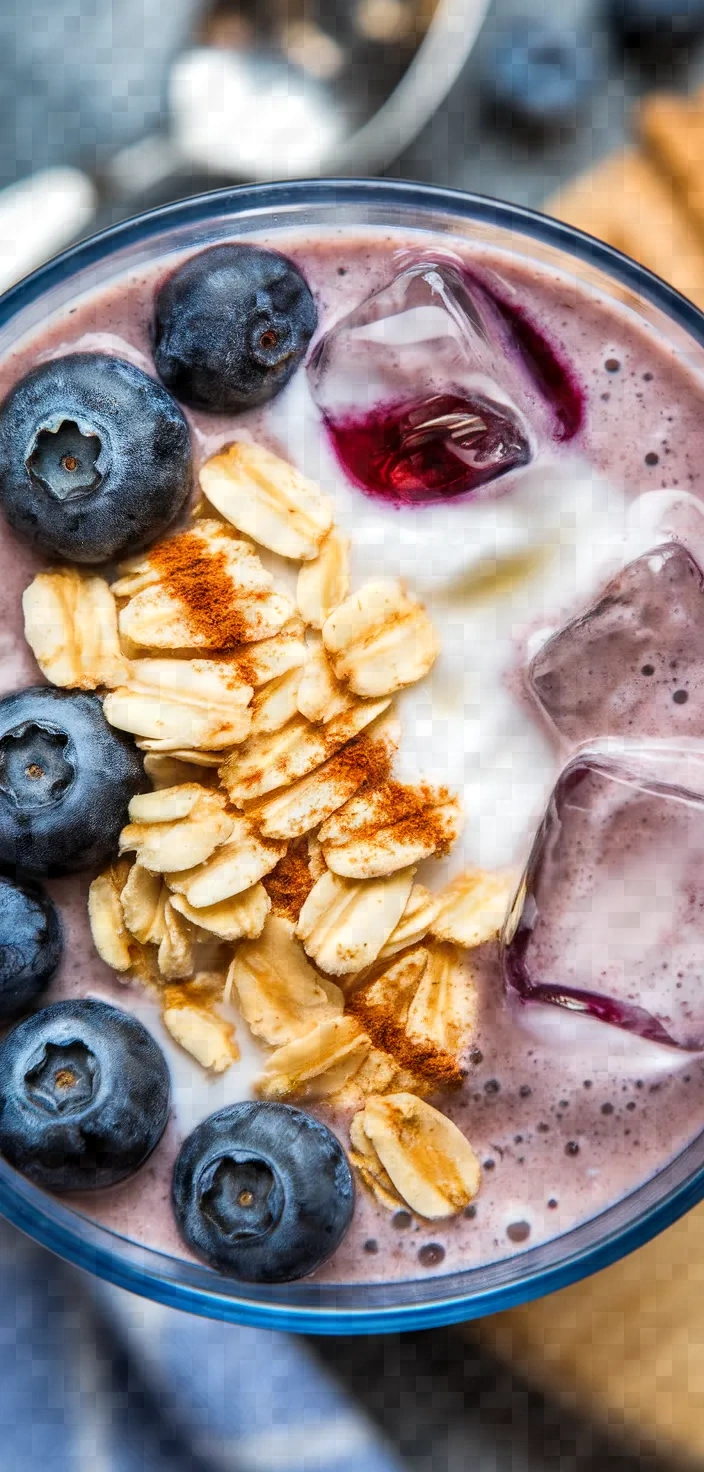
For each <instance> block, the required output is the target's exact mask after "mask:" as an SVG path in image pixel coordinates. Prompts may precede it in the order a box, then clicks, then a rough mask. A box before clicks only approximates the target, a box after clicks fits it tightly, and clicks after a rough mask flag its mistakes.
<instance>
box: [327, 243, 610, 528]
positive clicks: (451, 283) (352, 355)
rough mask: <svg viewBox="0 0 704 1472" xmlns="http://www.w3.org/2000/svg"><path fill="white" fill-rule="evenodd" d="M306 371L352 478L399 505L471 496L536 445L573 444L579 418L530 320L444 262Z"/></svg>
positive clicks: (410, 275)
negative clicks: (546, 441) (544, 440)
mask: <svg viewBox="0 0 704 1472" xmlns="http://www.w3.org/2000/svg"><path fill="white" fill-rule="evenodd" d="M308 372H309V382H310V386H311V391H312V394H313V397H314V399H315V401H316V403H317V405H318V407H319V408H320V410H321V411H322V414H323V418H324V421H325V423H326V425H327V428H328V431H329V434H330V437H331V440H332V443H333V446H334V448H335V451H336V453H337V456H338V459H339V460H340V461H341V463H342V465H343V467H344V469H345V470H346V472H347V474H348V475H349V477H350V479H351V480H352V481H353V482H354V483H355V484H357V485H359V486H360V487H361V488H362V489H363V490H365V491H367V492H369V493H372V494H377V495H380V496H383V497H385V498H386V499H389V500H392V501H396V502H397V503H402V504H403V503H410V502H416V501H419V502H422V501H432V500H436V499H438V498H440V497H450V496H456V495H460V494H466V493H468V492H472V491H476V490H477V489H478V488H479V487H481V486H483V485H486V484H488V483H490V482H491V481H495V480H496V479H498V478H499V477H500V476H503V475H505V474H506V473H507V472H508V471H511V470H517V469H519V468H520V467H521V466H524V465H527V464H528V462H529V461H530V459H531V458H532V456H533V454H534V453H535V450H536V447H537V444H538V443H539V441H540V439H541V437H544V436H546V435H553V436H554V437H555V438H559V439H565V438H569V436H570V434H572V433H574V431H575V428H576V426H577V420H578V419H579V417H580V414H581V404H578V403H577V397H578V396H577V397H575V395H576V390H575V389H574V384H573V383H572V380H571V378H570V376H569V374H568V373H567V371H566V370H565V369H563V367H562V365H561V364H559V363H558V360H557V358H556V357H555V356H554V353H553V352H552V349H551V348H550V347H549V345H548V344H547V343H546V342H545V340H544V339H543V338H542V336H541V335H540V334H539V333H538V332H537V330H536V329H535V328H534V327H533V326H532V324H529V323H528V322H527V321H526V320H525V319H524V318H523V317H522V316H521V315H520V314H519V313H518V309H517V308H508V307H506V306H504V305H502V304H501V303H500V302H499V301H498V299H495V298H494V297H493V296H492V295H491V293H490V292H489V290H488V289H487V288H486V287H484V286H482V285H480V284H479V283H477V282H474V281H470V279H469V278H468V276H467V275H466V273H465V272H463V271H462V270H460V268H458V267H456V266H454V265H451V264H449V263H447V262H437V261H435V262H428V261H423V262H417V263H416V264H414V265H412V266H409V267H408V268H407V269H406V270H404V271H402V272H401V273H400V274H399V275H398V276H397V277H396V278H395V279H394V280H393V281H392V282H390V283H389V284H388V285H386V286H384V287H382V288H381V290H379V291H377V292H375V293H374V294H373V295H372V296H370V297H369V298H367V300H366V301H364V302H362V303H361V304H360V305H359V306H358V307H356V308H355V309H354V310H353V311H352V312H350V313H349V314H348V315H347V316H346V317H344V318H342V320H341V321H339V322H337V323H336V324H335V325H334V326H333V327H332V328H331V329H330V331H329V332H328V333H326V334H325V336H324V337H323V338H322V339H321V340H320V342H319V343H318V346H317V348H316V349H315V351H314V353H313V356H312V359H311V363H310V365H309V370H308ZM568 385H570V389H569V392H568V388H567V386H568ZM570 393H571V394H572V397H570Z"/></svg>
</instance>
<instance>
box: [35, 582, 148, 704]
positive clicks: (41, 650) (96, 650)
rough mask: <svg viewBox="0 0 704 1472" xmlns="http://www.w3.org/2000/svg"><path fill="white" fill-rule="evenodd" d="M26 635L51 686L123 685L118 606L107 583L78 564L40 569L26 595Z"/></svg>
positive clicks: (86, 687)
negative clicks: (52, 569) (76, 565)
mask: <svg viewBox="0 0 704 1472" xmlns="http://www.w3.org/2000/svg"><path fill="white" fill-rule="evenodd" d="M22 608H23V610H24V636H25V639H26V640H27V643H28V644H29V647H30V649H31V650H32V653H33V654H34V657H35V659H36V661H37V664H38V665H39V668H40V670H41V672H42V674H43V675H45V676H46V678H47V680H50V681H51V683H52V685H60V686H62V687H68V688H71V689H74V690H96V689H98V688H100V687H107V688H110V687H111V686H113V685H120V684H122V682H123V680H124V679H125V678H126V675H127V661H126V660H125V659H124V657H123V655H122V652H121V650H120V641H119V638H118V633H117V608H116V605H115V599H114V597H113V595H112V593H111V592H110V589H109V587H108V584H107V583H106V582H105V581H104V579H103V578H99V577H95V576H94V575H93V574H92V573H84V572H79V571H78V569H77V568H74V567H61V568H57V569H56V570H55V571H53V572H40V573H37V576H36V577H35V578H34V579H33V581H32V582H31V583H30V585H29V587H28V588H25V590H24V593H23V594H22Z"/></svg>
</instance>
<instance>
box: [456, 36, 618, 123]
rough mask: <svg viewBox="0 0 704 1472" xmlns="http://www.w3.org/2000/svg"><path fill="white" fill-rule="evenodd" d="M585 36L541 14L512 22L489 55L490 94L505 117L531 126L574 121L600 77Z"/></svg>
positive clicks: (491, 101) (488, 97) (487, 89)
mask: <svg viewBox="0 0 704 1472" xmlns="http://www.w3.org/2000/svg"><path fill="white" fill-rule="evenodd" d="M596 70H597V69H596V63H595V58H594V54H593V51H592V50H591V48H590V46H589V43H588V42H587V41H586V40H585V38H584V37H583V36H577V35H576V34H575V32H573V31H565V30H562V29H560V28H558V27H556V26H553V25H550V24H549V23H548V22H546V21H543V20H540V19H538V18H535V19H530V18H528V17H526V18H524V19H523V20H516V21H513V22H510V23H509V24H508V25H507V26H506V27H505V29H504V30H503V31H502V32H501V33H500V34H499V36H498V38H497V40H496V44H495V47H494V50H493V53H492V55H491V56H490V57H489V58H488V59H487V64H486V70H485V77H484V86H483V90H484V99H485V101H486V102H488V103H489V104H490V105H491V106H492V107H493V110H494V112H495V113H496V115H497V116H498V118H499V119H506V120H508V121H510V122H517V123H519V124H523V125H524V126H526V127H527V128H529V129H535V130H539V131H542V130H549V129H551V128H559V127H561V126H565V125H566V126H569V125H570V124H572V123H574V122H575V120H576V118H577V116H578V114H579V112H580V110H581V108H582V107H583V105H584V103H585V102H586V100H587V99H588V97H589V96H590V94H591V92H592V90H593V88H594V85H595V82H596Z"/></svg>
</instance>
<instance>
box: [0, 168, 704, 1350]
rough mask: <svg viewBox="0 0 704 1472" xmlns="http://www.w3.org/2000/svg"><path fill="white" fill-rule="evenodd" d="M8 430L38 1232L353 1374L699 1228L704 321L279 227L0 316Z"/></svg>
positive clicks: (290, 193)
mask: <svg viewBox="0 0 704 1472" xmlns="http://www.w3.org/2000/svg"><path fill="white" fill-rule="evenodd" d="M0 398H1V403H0V443H1V446H2V456H1V458H0V467H1V468H0V500H1V502H2V507H3V511H4V514H5V521H4V525H3V537H2V548H1V551H0V555H1V557H2V579H1V586H2V592H1V594H0V596H1V598H2V610H3V623H2V627H3V635H2V645H1V647H0V684H1V689H0V697H1V698H0V865H1V866H2V877H0V885H1V890H0V897H1V899H2V904H1V906H0V924H1V925H2V936H1V940H2V953H1V955H2V970H1V973H0V1006H1V1007H2V1022H3V1029H4V1034H3V1039H2V1041H1V1042H0V1153H1V1156H2V1158H1V1159H0V1209H1V1210H2V1211H3V1213H4V1214H5V1215H7V1216H8V1217H9V1218H10V1219H11V1220H12V1221H14V1222H15V1223H17V1225H19V1226H21V1227H22V1228H23V1229H24V1230H25V1231H28V1232H29V1233H30V1234H31V1235H33V1236H35V1237H36V1238H37V1239H38V1240H40V1241H42V1242H44V1243H46V1245H48V1246H50V1247H52V1248H53V1249H54V1250H55V1251H57V1252H59V1253H60V1254H62V1255H64V1256H66V1257H68V1258H70V1259H71V1260H73V1261H75V1262H78V1263H80V1264H81V1265H82V1266H84V1267H87V1268H89V1269H91V1270H93V1271H95V1272H96V1273H98V1274H100V1275H102V1276H105V1277H107V1278H110V1279H112V1280H113V1281H115V1282H118V1283H120V1284H122V1285H123V1286H125V1287H129V1288H132V1289H134V1290H135V1291H138V1292H141V1293H144V1294H147V1295H149V1296H152V1297H155V1298H159V1299H161V1300H163V1301H167V1302H170V1303H173V1304H177V1305H180V1306H181V1307H184V1308H188V1309H191V1310H193V1311H195V1312H200V1313H205V1314H211V1315H217V1316H221V1317H227V1318H233V1319H237V1320H240V1321H250V1322H258V1323H265V1324H268V1325H270V1326H272V1327H281V1328H293V1329H305V1330H312V1331H317V1332H321V1333H326V1332H327V1333H339V1332H351V1331H360V1332H361V1331H369V1330H372V1329H375V1328H382V1327H383V1328H391V1327H404V1326H409V1327H410V1326H411V1325H418V1324H429V1323H440V1322H449V1321H451V1320H458V1319H462V1318H468V1317H471V1316H472V1315H477V1314H480V1313H486V1312H488V1311H491V1310H493V1309H496V1308H500V1307H506V1306H508V1305H509V1304H511V1303H514V1302H517V1301H520V1300H521V1299H525V1298H527V1297H530V1296H535V1295H537V1294H539V1293H542V1292H546V1291H549V1290H550V1289H552V1288H555V1287H558V1286H562V1285H564V1284H566V1283H568V1282H570V1281H572V1280H573V1279H575V1278H577V1277H579V1276H582V1275H584V1274H585V1273H587V1272H590V1271H592V1270H594V1269H595V1268H597V1267H600V1266H603V1265H605V1264H606V1263H608V1262H610V1261H613V1260H614V1259H615V1258H616V1257H618V1256H620V1255H621V1254H623V1253H624V1252H626V1251H629V1250H630V1249H632V1248H633V1247H634V1246H637V1245H638V1244H639V1243H641V1242H643V1241H645V1240H647V1238H648V1237H649V1236H652V1235H653V1234H654V1233H655V1232H657V1231H658V1230H660V1229H661V1228H662V1227H664V1226H665V1225H667V1224H668V1223H669V1222H671V1221H672V1220H674V1219H675V1218H676V1217H677V1216H678V1215H679V1214H681V1213H682V1212H683V1211H685V1210H686V1209H687V1208H688V1207H689V1206H691V1205H692V1204H693V1203H694V1202H695V1201H697V1200H699V1199H700V1198H701V1196H702V1195H704V1169H703V1167H704V1135H703V1134H702V1131H704V1068H703V1067H702V1051H703V1050H704V992H703V991H702V986H701V981H700V977H701V971H702V962H703V961H704V905H703V904H702V895H701V893H700V891H701V881H700V877H699V876H700V874H701V871H702V858H704V757H703V755H702V753H703V752H704V746H703V745H702V738H703V737H704V705H703V702H704V681H703V680H702V669H703V668H704V634H702V633H700V628H704V622H702V620H703V607H704V605H703V602H702V600H704V574H703V573H702V570H701V569H702V567H704V500H702V499H700V498H701V497H702V496H704V479H703V478H702V470H701V460H702V455H701V450H702V431H701V427H700V426H701V416H702V407H703V405H704V320H703V319H702V318H701V317H700V314H699V313H698V312H697V311H696V310H695V309H694V308H693V307H691V306H690V305H689V304H688V303H686V302H685V301H684V300H683V299H681V298H679V297H678V296H677V294H676V293H674V292H672V291H671V290H670V289H669V288H667V287H666V286H665V285H663V284H662V283H661V282H659V281H657V280H656V279H655V278H653V277H650V276H649V275H648V273H646V272H644V271H642V270H641V269H640V268H638V267H636V266H635V265H633V264H632V263H631V262H629V261H627V260H625V259H624V258H622V257H620V256H618V254H616V253H614V252H612V251H611V250H609V249H608V248H607V247H604V246H601V245H599V244H597V243H596V242H594V241H591V240H589V239H588V238H587V237H584V236H580V235H579V234H578V232H575V231H572V230H570V229H569V228H567V227H565V226H563V225H559V224H557V223H555V222H551V221H548V220H546V219H544V218H542V217H540V216H538V215H531V214H530V213H529V212H525V211H520V210H517V209H514V208H512V207H510V206H505V205H500V204H495V203H493V202H491V201H486V200H481V199H471V198H468V197H466V196H462V195H453V194H450V193H447V192H444V191H438V190H433V189H425V188H418V187H416V186H411V185H396V184H386V183H383V184H381V183H374V182H364V183H348V182H343V183H316V184H296V185H291V186H272V187H266V188H261V189H252V190H250V189H244V190H236V191H233V192H222V193H218V194H215V195H210V196H207V197H204V198H202V199H197V200H190V201H186V202H184V203H183V204H181V205H176V206H172V207H169V208H168V209H166V210H162V211H158V212H156V213H154V214H152V215H147V216H144V217H143V218H141V219H139V220H137V221H132V222H129V223H128V224H126V225H124V226H120V227H118V228H117V229H115V230H112V231H109V232H107V233H106V234H104V235H103V236H100V237H97V238H95V239H94V240H91V241H88V242H86V243H85V244H83V245H81V246H79V247H77V248H76V249H75V250H73V251H70V252H68V253H66V254H65V255H64V256H62V257H59V258H58V259H57V260H56V261H54V262H52V263H50V264H49V265H48V266H47V267H45V268H44V269H43V270H42V271H40V272H37V273H36V274H35V275H34V276H32V277H30V278H28V280H27V281H26V282H24V283H22V284H21V285H20V286H19V287H17V288H16V289H15V290H14V291H13V292H11V293H9V294H7V295H6V296H5V297H4V298H3V299H2V303H1V304H0ZM700 640H701V642H702V652H701V654H700V652H699V642H700Z"/></svg>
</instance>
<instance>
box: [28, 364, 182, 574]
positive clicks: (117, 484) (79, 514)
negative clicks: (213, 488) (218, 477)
mask: <svg viewBox="0 0 704 1472" xmlns="http://www.w3.org/2000/svg"><path fill="white" fill-rule="evenodd" d="M192 483H193V464H192V457H191V441H190V434H189V430H188V425H187V423H186V420H185V418H184V416H183V413H182V412H181V409H180V408H179V406H178V404H177V403H176V401H175V400H174V399H173V398H172V397H171V395H170V394H169V393H167V391H166V389H165V388H163V387H162V385H161V384H160V383H158V382H157V380H156V379H155V378H151V377H150V376H149V374H147V373H143V372H142V370H141V368H136V367H135V366H134V364H132V363H126V362H124V361H123V360H122V359H121V358H113V357H110V356H109V355H107V354H105V353H68V354H67V355H66V357H63V358H53V359H51V361H50V362H48V363H41V364H40V366H39V367H38V368H34V369H32V372H31V373H28V374H27V376H26V378H22V379H21V380H20V382H19V383H17V384H16V385H15V387H14V388H13V389H12V390H11V391H10V393H9V394H8V396H7V398H6V399H5V400H4V402H3V404H2V405H1V406H0V502H1V503H2V505H3V507H4V509H5V514H6V516H7V519H8V521H9V522H10V525H11V526H12V527H13V528H14V530H15V531H16V532H19V534H20V536H22V537H25V538H26V539H27V541H29V542H31V543H32V544H33V545H34V546H35V547H37V548H39V550H40V551H42V552H48V553H50V554H51V555H52V556H54V557H66V558H70V560H71V561H72V562H105V561H108V560H109V559H111V558H115V557H119V556H124V555H125V554H126V553H128V552H134V551H136V550H138V549H139V548H141V547H144V546H145V545H146V544H147V542H150V541H152V540H153V539H154V538H155V537H158V536H159V535H160V534H161V533H162V532H164V531H165V530H166V528H167V527H168V526H170V524H171V522H172V521H173V520H174V517H176V516H177V515H178V513H179V512H180V511H181V510H182V508H183V506H184V505H185V502H186V500H187V498H188V495H189V492H190V490H191V486H192Z"/></svg>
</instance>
